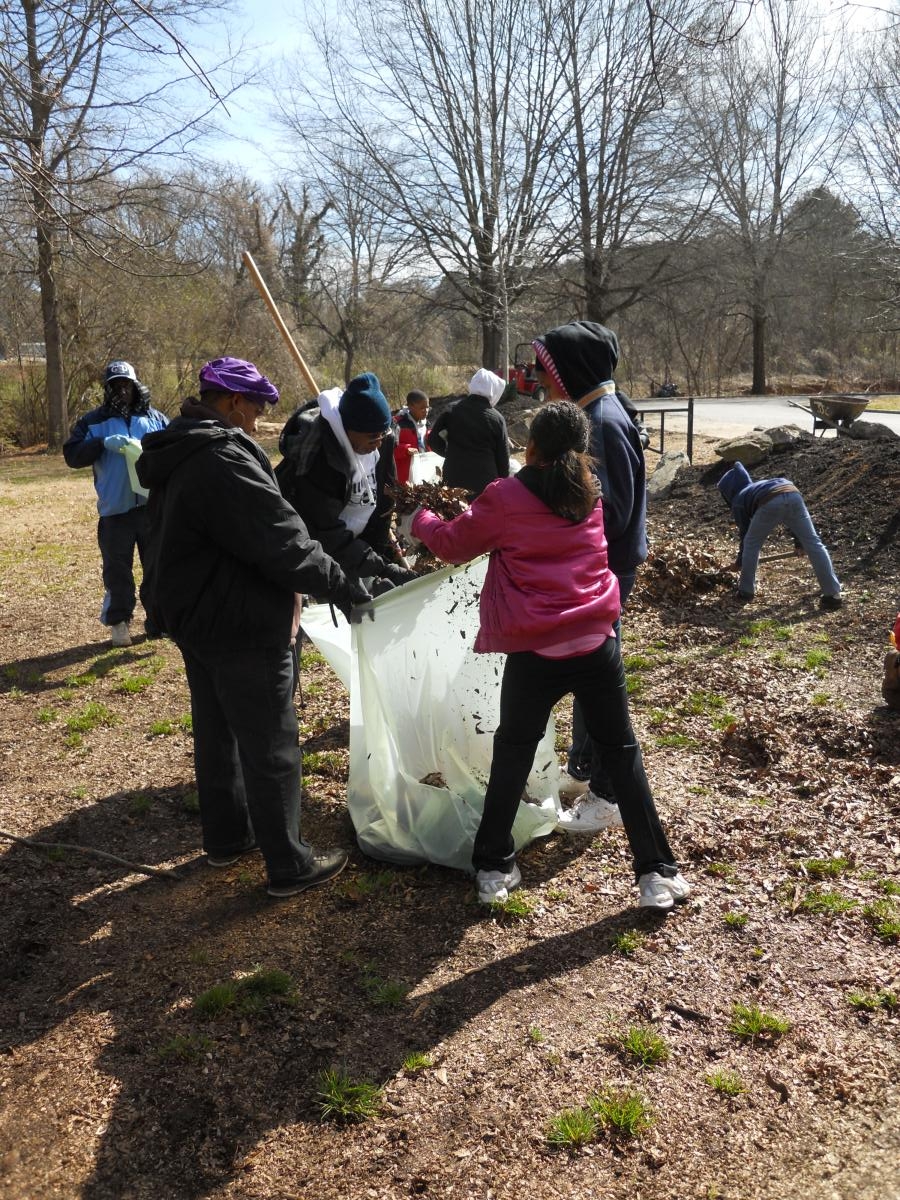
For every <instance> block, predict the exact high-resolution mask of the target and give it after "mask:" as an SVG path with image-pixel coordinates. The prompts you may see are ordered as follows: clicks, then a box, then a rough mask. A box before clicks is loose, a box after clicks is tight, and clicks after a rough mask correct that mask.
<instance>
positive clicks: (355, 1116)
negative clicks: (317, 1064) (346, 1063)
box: [316, 1068, 382, 1124]
mask: <svg viewBox="0 0 900 1200" xmlns="http://www.w3.org/2000/svg"><path fill="white" fill-rule="evenodd" d="M316 1094H317V1095H318V1097H319V1117H320V1119H321V1120H323V1121H336V1122H337V1123H339V1124H349V1123H351V1122H359V1121H368V1120H369V1119H370V1118H372V1117H377V1116H378V1113H379V1111H380V1110H381V1098H382V1094H381V1088H380V1087H378V1086H377V1084H374V1083H370V1082H369V1081H368V1080H365V1079H363V1080H354V1079H351V1077H350V1076H349V1075H348V1074H347V1072H346V1071H340V1070H335V1069H334V1068H331V1069H329V1070H327V1071H322V1072H321V1074H320V1075H319V1077H318V1092H317V1093H316Z"/></svg>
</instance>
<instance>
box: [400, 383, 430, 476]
mask: <svg viewBox="0 0 900 1200" xmlns="http://www.w3.org/2000/svg"><path fill="white" fill-rule="evenodd" d="M428 407H429V401H428V397H427V396H426V395H425V393H424V392H420V391H419V390H418V388H416V389H414V390H413V391H411V392H410V393H409V395H408V396H407V397H406V408H401V409H400V411H399V412H398V413H396V414H395V415H394V424H395V425H396V426H397V428H396V430H395V433H396V438H397V444H396V445H395V446H394V463H395V464H396V467H397V482H398V483H409V469H410V467H411V466H412V459H413V455H414V454H419V453H421V451H423V450H424V449H425V434H426V432H427V425H428Z"/></svg>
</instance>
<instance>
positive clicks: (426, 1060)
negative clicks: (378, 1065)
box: [403, 1050, 434, 1075]
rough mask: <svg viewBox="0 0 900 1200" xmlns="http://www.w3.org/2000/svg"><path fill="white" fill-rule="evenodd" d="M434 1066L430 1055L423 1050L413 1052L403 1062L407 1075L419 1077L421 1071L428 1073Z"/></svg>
mask: <svg viewBox="0 0 900 1200" xmlns="http://www.w3.org/2000/svg"><path fill="white" fill-rule="evenodd" d="M433 1065H434V1064H433V1062H432V1060H431V1057H430V1055H428V1054H424V1053H423V1052H422V1051H421V1050H413V1052H412V1053H411V1054H407V1056H406V1058H404V1060H403V1070H404V1071H405V1072H406V1073H407V1075H418V1074H419V1072H420V1071H427V1070H428V1068H429V1067H431V1066H433Z"/></svg>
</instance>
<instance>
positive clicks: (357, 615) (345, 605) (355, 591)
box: [332, 579, 375, 625]
mask: <svg viewBox="0 0 900 1200" xmlns="http://www.w3.org/2000/svg"><path fill="white" fill-rule="evenodd" d="M332 604H333V605H334V607H335V608H336V609H338V611H339V612H341V613H343V615H344V616H345V617H346V619H347V620H348V621H349V622H350V624H351V625H358V624H359V623H360V621H361V620H362V619H363V617H364V616H365V615H366V613H368V614H369V620H370V621H374V620H375V610H374V608H373V607H372V597H371V596H370V595H369V593H368V592H367V591H366V589H365V588H364V587H363V585H362V584H361V583H360V582H359V580H358V579H348V580H347V590H346V592H345V593H344V594H343V595H342V596H341V597H340V599H333V600H332ZM333 616H334V613H332V617H333ZM336 624H337V621H335V625H336Z"/></svg>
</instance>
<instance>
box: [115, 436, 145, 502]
mask: <svg viewBox="0 0 900 1200" xmlns="http://www.w3.org/2000/svg"><path fill="white" fill-rule="evenodd" d="M142 452H143V448H142V446H141V443H140V442H139V441H138V440H137V438H129V439H128V441H127V442H126V443H125V445H124V446H123V447H122V449H121V450H120V451H119V453H120V454H123V455H124V456H125V466H126V467H127V469H128V479H129V481H130V482H131V487H132V490H133V491H135V492H136V493H137V494H138V495H139V496H149V495H150V493H149V492H148V491H147V489H146V488H145V487H144V485H143V484H142V483H141V481H140V480H139V479H138V477H137V471H136V470H135V469H134V465H135V463H136V462H137V460H138V459H139V458H140V457H141V454H142Z"/></svg>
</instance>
